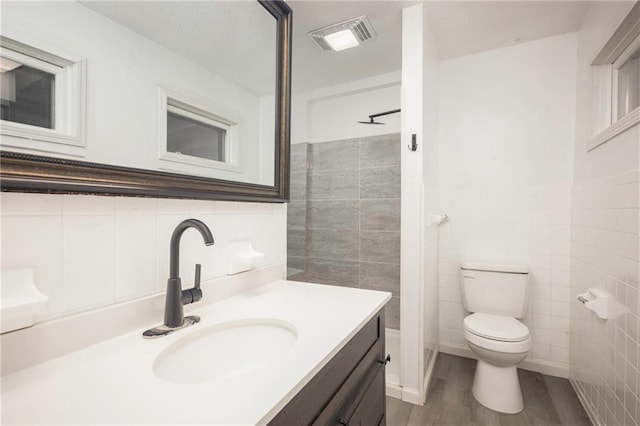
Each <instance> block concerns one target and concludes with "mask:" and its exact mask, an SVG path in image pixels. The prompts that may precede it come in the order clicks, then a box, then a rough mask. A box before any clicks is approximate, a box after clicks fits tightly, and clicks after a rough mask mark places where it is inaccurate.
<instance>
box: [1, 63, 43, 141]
mask: <svg viewBox="0 0 640 426" xmlns="http://www.w3.org/2000/svg"><path fill="white" fill-rule="evenodd" d="M0 79H1V80H0V91H1V109H2V115H1V118H2V120H5V121H11V122H14V123H21V124H27V125H30V126H37V127H43V128H45V129H53V128H54V127H55V122H54V120H55V114H54V107H55V75H54V74H53V73H50V72H47V71H44V70H42V69H38V68H36V67H33V66H29V65H25V64H23V63H21V62H18V61H16V60H13V59H9V58H7V57H5V56H1V57H0Z"/></svg>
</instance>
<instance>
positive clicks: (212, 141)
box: [158, 89, 241, 176]
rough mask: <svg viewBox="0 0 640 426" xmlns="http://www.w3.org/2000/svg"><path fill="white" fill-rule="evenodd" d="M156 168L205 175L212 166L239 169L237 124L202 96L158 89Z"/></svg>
mask: <svg viewBox="0 0 640 426" xmlns="http://www.w3.org/2000/svg"><path fill="white" fill-rule="evenodd" d="M159 95H160V96H159V102H160V123H159V124H160V132H159V135H160V139H159V141H158V143H159V154H160V155H159V160H160V168H161V169H165V170H172V171H177V172H183V173H194V174H201V175H204V176H209V175H210V173H211V171H212V170H213V169H217V170H225V171H228V172H232V173H240V172H241V168H240V155H239V152H240V141H239V124H238V120H237V119H234V118H233V117H231V116H230V114H228V113H227V112H223V111H221V110H220V108H217V107H215V106H212V105H211V104H210V103H208V102H206V101H204V100H202V99H198V100H195V99H192V98H189V97H187V96H184V95H182V94H180V93H176V92H173V91H171V92H169V93H168V92H167V90H166V89H159Z"/></svg>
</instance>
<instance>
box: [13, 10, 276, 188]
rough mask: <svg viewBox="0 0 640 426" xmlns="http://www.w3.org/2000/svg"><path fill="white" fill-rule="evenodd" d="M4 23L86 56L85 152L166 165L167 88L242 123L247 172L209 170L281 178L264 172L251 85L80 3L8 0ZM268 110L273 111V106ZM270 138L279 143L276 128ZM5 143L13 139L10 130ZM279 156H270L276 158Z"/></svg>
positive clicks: (260, 179) (125, 162)
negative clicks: (163, 118) (162, 101)
mask: <svg viewBox="0 0 640 426" xmlns="http://www.w3.org/2000/svg"><path fill="white" fill-rule="evenodd" d="M2 26H3V28H4V29H5V30H6V29H7V28H9V29H12V30H14V32H18V33H22V34H25V35H26V36H27V37H29V39H32V38H35V39H36V41H39V42H41V43H44V45H45V46H48V45H54V46H58V47H60V48H62V49H63V50H64V51H69V52H72V53H73V54H75V55H77V56H80V57H82V58H85V59H86V61H87V109H86V114H87V119H86V126H87V132H86V134H87V137H86V149H83V150H81V152H80V153H78V152H77V151H78V150H74V151H73V152H74V154H76V155H78V154H79V155H82V157H81V158H80V159H82V160H86V161H92V162H101V163H106V164H118V165H122V166H131V167H138V168H145V169H153V170H155V169H158V168H159V166H160V164H159V163H160V162H159V161H158V154H157V153H158V149H159V144H160V141H159V132H160V129H159V125H160V124H159V95H158V88H159V87H160V88H163V89H169V90H171V91H172V92H175V93H178V94H180V95H182V96H184V97H186V98H187V99H189V100H192V101H195V102H197V103H198V104H201V105H202V106H203V107H207V108H210V109H211V111H212V112H216V113H217V114H220V115H223V116H226V117H229V118H232V119H234V120H238V121H239V122H240V126H239V130H240V132H239V134H240V139H241V140H240V142H241V145H242V148H241V150H242V151H241V158H242V162H243V163H242V167H243V172H242V173H230V172H225V171H222V170H216V171H211V170H207V169H202V170H199V171H198V173H200V174H203V175H206V176H214V177H220V178H223V179H232V180H241V181H245V182H255V183H264V184H268V185H272V184H273V175H272V174H268V173H266V174H264V175H260V174H259V171H260V167H259V155H260V154H261V153H262V152H261V151H264V150H261V149H258V148H257V147H256V145H257V144H258V142H259V139H260V138H259V133H258V132H259V127H258V122H259V120H260V106H259V98H258V97H257V96H256V95H255V94H253V93H251V92H250V91H249V90H247V89H245V88H242V87H240V86H238V85H236V84H234V83H231V82H229V81H227V80H225V79H224V78H222V77H220V76H219V75H217V74H214V73H212V72H210V71H208V70H206V69H204V68H202V67H200V66H198V65H196V64H194V63H192V62H190V61H189V60H187V59H185V58H183V57H181V56H179V55H177V54H175V53H173V52H172V51H170V50H168V49H166V48H164V47H161V46H160V45H158V44H155V43H154V42H151V41H150V40H148V39H146V38H144V37H142V36H140V35H139V34H137V33H135V32H133V31H131V30H129V29H127V28H125V27H123V26H120V25H119V24H117V23H115V22H114V21H111V20H110V19H107V18H105V17H103V16H102V15H99V14H98V13H96V12H94V11H92V10H90V9H88V8H86V7H84V6H82V5H80V4H79V3H76V2H11V3H5V4H3V5H2ZM18 41H20V40H18ZM185 76H188V78H185ZM266 111H267V112H268V113H270V114H273V110H272V109H271V110H269V109H268V108H267V109H266ZM263 140H264V141H265V143H268V144H269V145H270V146H271V145H272V144H273V134H270V135H269V136H268V137H266V138H263ZM18 141H20V140H18ZM2 142H3V144H7V143H10V142H12V141H10V140H9V139H8V138H7V137H3V141H2ZM13 142H15V141H13ZM13 145H14V146H15V144H13ZM18 146H19V145H18ZM14 150H15V149H14ZM268 151H269V149H266V152H265V153H266V154H268V153H269V152H268ZM271 154H272V152H271ZM272 158H273V155H271V158H268V159H267V160H266V161H269V162H273V159H272ZM76 159H78V158H77V157H76ZM164 166H166V164H164ZM175 167H180V166H179V165H178V164H175ZM182 169H184V166H182ZM183 171H184V170H183ZM192 173H193V171H192ZM265 179H266V180H265Z"/></svg>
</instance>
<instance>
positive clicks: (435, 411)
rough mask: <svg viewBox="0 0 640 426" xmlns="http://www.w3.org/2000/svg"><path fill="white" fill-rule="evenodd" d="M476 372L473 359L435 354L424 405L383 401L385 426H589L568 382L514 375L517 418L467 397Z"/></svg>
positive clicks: (528, 373) (526, 373)
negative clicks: (520, 404) (519, 406)
mask: <svg viewBox="0 0 640 426" xmlns="http://www.w3.org/2000/svg"><path fill="white" fill-rule="evenodd" d="M475 368H476V361H475V360H473V359H468V358H461V357H457V356H452V355H447V354H443V353H440V354H439V355H438V360H437V362H436V366H435V370H434V373H433V378H432V382H431V390H430V391H429V397H428V400H427V403H426V404H425V405H424V406H422V407H420V406H417V405H412V404H409V403H406V402H403V401H400V400H398V399H395V398H389V397H387V425H388V426H418V425H420V426H426V425H429V426H431V425H456V426H458V425H479V426H480V425H487V426H493V425H497V426H516V425H517V426H525V425H535V426H547V425H571V426H574V425H575V426H581V425H591V422H590V421H589V418H588V417H587V414H586V413H585V411H584V409H583V408H582V405H581V404H580V402H579V401H578V397H577V396H576V394H575V392H574V391H573V388H572V387H571V384H570V383H569V381H568V380H567V379H560V378H557V377H551V376H545V375H543V374H540V373H534V372H531V371H526V370H518V375H519V377H520V385H521V386H522V394H523V396H524V407H525V408H524V410H523V411H522V412H520V413H518V414H501V413H497V412H495V411H493V410H490V409H488V408H486V407H484V406H483V405H481V404H480V403H479V402H477V401H476V400H475V399H474V398H473V395H471V386H472V384H473V374H474V373H475Z"/></svg>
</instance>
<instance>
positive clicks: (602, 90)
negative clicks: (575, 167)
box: [587, 2, 640, 150]
mask: <svg viewBox="0 0 640 426" xmlns="http://www.w3.org/2000/svg"><path fill="white" fill-rule="evenodd" d="M639 20H640V2H637V3H636V4H635V6H633V7H632V8H631V11H630V12H629V14H628V15H627V16H626V17H625V19H624V20H623V21H622V23H621V24H620V26H619V27H618V29H617V30H616V31H615V32H614V33H613V35H612V36H611V38H610V39H609V41H607V43H606V44H605V45H604V47H603V48H602V50H601V51H600V53H598V55H597V56H596V57H595V59H594V60H593V62H592V64H591V65H592V67H591V69H592V80H593V82H592V83H593V84H592V115H591V126H592V127H591V138H590V140H589V142H588V144H587V150H592V149H594V148H595V147H597V146H599V145H602V144H603V143H605V142H607V141H609V140H611V139H613V138H614V137H615V136H617V135H619V134H620V133H622V132H624V131H625V130H627V129H629V128H630V127H632V126H635V125H637V124H638V123H640V26H639V25H638V24H637V23H638V21H639Z"/></svg>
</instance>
